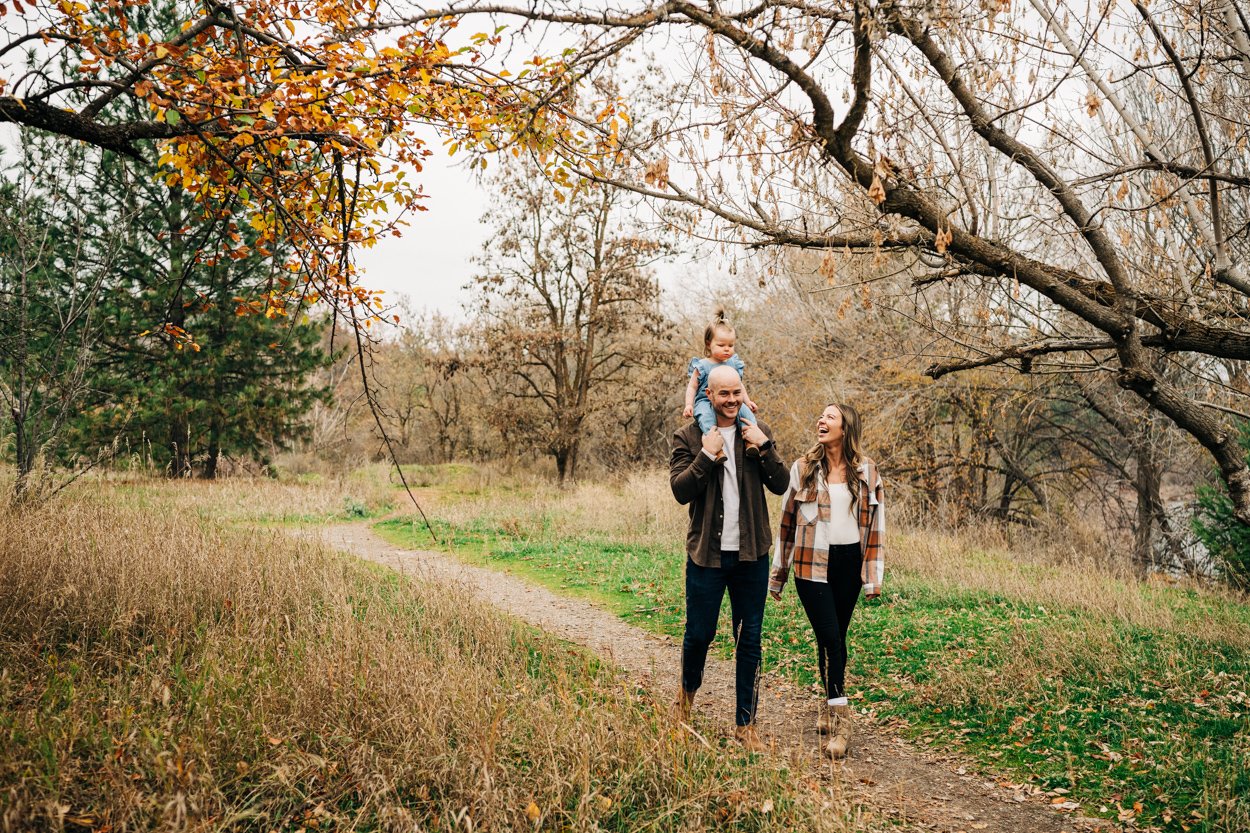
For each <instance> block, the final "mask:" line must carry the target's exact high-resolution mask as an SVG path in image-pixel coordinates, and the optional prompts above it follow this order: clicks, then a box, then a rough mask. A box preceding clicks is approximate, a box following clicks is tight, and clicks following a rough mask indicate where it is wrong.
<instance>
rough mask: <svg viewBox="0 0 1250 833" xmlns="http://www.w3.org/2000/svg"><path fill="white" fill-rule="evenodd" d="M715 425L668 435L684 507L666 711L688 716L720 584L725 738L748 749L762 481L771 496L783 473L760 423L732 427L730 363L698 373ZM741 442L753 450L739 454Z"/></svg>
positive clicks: (764, 584)
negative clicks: (729, 669) (733, 696)
mask: <svg viewBox="0 0 1250 833" xmlns="http://www.w3.org/2000/svg"><path fill="white" fill-rule="evenodd" d="M707 395H708V399H709V400H710V401H711V403H712V408H713V410H714V411H715V412H716V428H715V429H713V430H712V431H709V432H708V433H707V434H703V435H701V434H700V433H699V427H698V425H697V424H696V423H693V422H692V423H690V424H689V425H687V426H685V427H684V428H682V429H681V430H679V431H678V432H677V433H676V434H674V435H673V453H672V457H671V458H670V460H669V466H668V470H669V482H670V485H671V486H672V488H673V496H674V497H675V498H677V502H678V503H681V504H689V505H690V529H689V531H688V533H687V535H686V634H685V638H684V639H683V640H682V646H681V690H680V691H679V692H678V694H677V704H676V713H677V716H678V717H679V719H681V720H683V721H689V720H690V709H691V707H692V706H693V704H694V695H695V692H696V691H698V689H699V686H700V685H702V683H703V666H704V664H705V662H706V660H707V650H708V646H709V645H711V644H712V638H713V637H714V636H715V635H716V620H717V619H718V618H719V617H720V606H721V600H722V599H723V598H724V596H725V591H726V590H728V591H729V606H730V611H731V612H732V614H733V629H734V644H735V649H734V654H735V659H736V664H737V673H736V688H737V709H736V713H735V716H734V717H735V723H736V726H735V729H734V737H735V738H737V740H738V742H739V743H741V744H742V745H743V747H744V748H746V749H747V751H749V752H761V751H763V749H764V744H763V743H762V742H761V741H760V739H759V735H758V734H757V733H756V731H755V710H756V701H757V696H758V689H757V685H758V683H757V679H756V678H757V676H758V674H759V667H760V630H761V627H762V625H763V621H764V599H765V597H766V596H767V593H768V567H769V559H768V549H769V547H770V546H771V544H772V530H771V529H770V528H769V525H768V507H767V505H766V504H765V502H764V487H767V488H768V490H769V491H770V492H772V493H773V494H777V495H780V494H782V493H784V492H785V490H786V487H787V486H789V485H790V472H789V470H788V469H787V468H786V466H785V463H783V462H782V460H781V457H780V455H778V454H777V449H776V446H775V445H774V444H773V441H772V432H771V431H770V429H769V428H768V426H767V425H765V424H764V423H763V422H759V423H757V424H755V425H752V424H744V425H742V426H741V427H739V425H738V409H739V407H741V405H742V402H743V399H744V398H745V394H744V393H743V388H742V379H741V378H740V377H739V376H738V371H736V370H734V369H733V368H732V367H729V366H725V365H722V366H720V367H717V368H715V369H713V370H712V372H711V374H709V376H708V382H707ZM748 444H750V445H752V446H755V447H756V448H757V449H758V452H759V454H758V456H753V457H748V456H747V454H746V448H747V447H748Z"/></svg>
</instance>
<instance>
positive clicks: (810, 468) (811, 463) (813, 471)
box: [799, 402, 864, 515]
mask: <svg viewBox="0 0 1250 833" xmlns="http://www.w3.org/2000/svg"><path fill="white" fill-rule="evenodd" d="M830 405H832V406H833V407H834V408H837V409H838V413H840V414H842V462H843V464H844V465H845V467H846V487H847V488H848V489H850V492H851V514H852V515H853V514H855V510H856V509H857V508H858V504H859V488H858V486H857V487H856V488H854V489H851V481H855V482H856V483H858V482H859V465H860V463H861V462H862V461H863V456H864V455H863V452H862V451H860V446H859V411H856V410H855V408H854V406H852V405H847V404H844V403H842V402H830V403H829V405H826V406H825V408H828V407H830ZM802 459H803V467H802V468H803V471H802V474H801V475H800V476H799V488H800V489H802V490H803V491H811V490H812V489H816V488H819V485H820V483H822V482H824V481H825V480H826V479H827V478H828V477H829V472H828V470H827V468H826V467H827V466H828V463H827V462H826V461H825V447H824V446H823V445H821V444H820V443H816V444H815V445H814V446H812V447H811V449H810V450H808V452H807V453H806V454H804V455H803V458H802ZM817 478H819V480H818V479H817Z"/></svg>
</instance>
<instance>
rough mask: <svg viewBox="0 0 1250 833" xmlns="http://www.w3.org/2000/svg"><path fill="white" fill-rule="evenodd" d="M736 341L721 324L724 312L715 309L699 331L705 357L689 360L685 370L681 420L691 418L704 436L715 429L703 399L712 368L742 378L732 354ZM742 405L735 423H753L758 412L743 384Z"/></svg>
mask: <svg viewBox="0 0 1250 833" xmlns="http://www.w3.org/2000/svg"><path fill="white" fill-rule="evenodd" d="M737 339H738V337H737V334H736V333H735V332H734V328H733V327H732V326H731V325H730V324H729V322H728V321H726V320H725V310H724V309H718V310H717V311H716V318H715V319H714V320H713V321H712V323H711V324H708V325H707V329H706V330H704V331H703V348H704V351H705V355H704V356H703V358H698V357H695V358H692V359H691V360H690V364H689V365H688V366H687V367H686V372H687V373H688V374H690V383H689V384H688V385H686V409H685V410H684V411H682V416H684V417H686V418H687V419H689V418H690V417H694V419H695V421H696V422H698V423H699V431H700V432H702V433H704V434H706V433H707V432H708V431H711V430H712V429H713V428H715V427H716V412H715V411H714V410H713V409H712V403H711V402H710V401H709V400H708V398H707V377H708V374H709V373H711V372H712V369H713V368H715V367H718V366H720V365H722V364H727V365H729V366H730V367H732V368H733V369H734V370H736V371H738V375H739V376H742V372H743V369H744V365H743V364H742V359H740V358H738V355H737V354H736V353H735V352H734V344H735V343H736V342H737ZM742 401H743V405H742V407H741V408H740V409H739V410H738V421H739V422H743V423H745V422H750V423H754V422H755V411H756V410H758V408H757V407H756V405H755V403H754V402H752V401H751V397H750V396H749V395H748V394H747V389H746V383H745V382H744V383H743V385H742Z"/></svg>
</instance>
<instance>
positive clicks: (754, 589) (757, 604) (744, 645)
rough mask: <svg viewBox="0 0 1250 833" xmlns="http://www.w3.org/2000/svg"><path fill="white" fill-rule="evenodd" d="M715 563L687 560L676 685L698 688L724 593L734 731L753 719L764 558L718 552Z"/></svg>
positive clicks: (765, 584)
mask: <svg viewBox="0 0 1250 833" xmlns="http://www.w3.org/2000/svg"><path fill="white" fill-rule="evenodd" d="M720 563H721V566H720V567H700V566H699V565H698V564H695V563H694V562H693V561H691V560H690V559H689V558H687V559H686V636H685V638H684V639H683V640H682V643H681V685H682V688H684V689H685V690H686V691H688V692H691V693H694V692H695V691H697V690H698V689H699V686H701V685H703V666H704V664H705V663H706V662H707V649H708V646H710V645H711V644H712V639H713V638H714V637H715V636H716V620H717V619H718V618H720V605H721V600H722V599H724V597H725V591H726V590H728V591H729V610H730V612H731V613H732V615H733V629H734V643H735V645H736V648H735V650H734V654H735V659H736V660H737V675H736V676H737V679H736V684H737V686H736V687H737V691H738V710H737V713H736V715H735V720H736V721H737V724H738V725H739V726H745V725H747V724H748V723H750V722H751V721H752V720H754V719H755V705H756V700H757V697H758V687H757V686H758V683H757V675H758V673H759V668H760V631H761V629H762V627H763V624H764V600H765V599H766V598H767V596H768V559H766V558H761V559H759V560H757V561H743V562H739V561H738V553H736V552H725V551H724V550H722V551H721V554H720Z"/></svg>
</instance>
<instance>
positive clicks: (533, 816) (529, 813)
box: [525, 801, 543, 824]
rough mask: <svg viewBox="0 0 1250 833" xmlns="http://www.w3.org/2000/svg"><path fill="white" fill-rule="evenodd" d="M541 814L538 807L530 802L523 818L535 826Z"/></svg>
mask: <svg viewBox="0 0 1250 833" xmlns="http://www.w3.org/2000/svg"><path fill="white" fill-rule="evenodd" d="M542 814H543V811H542V810H540V809H538V805H537V804H535V803H534V802H532V801H531V802H530V803H529V806H528V807H526V808H525V817H526V818H527V819H529V820H530V821H532V822H534V823H535V824H537V823H538V819H539V818H541V817H542Z"/></svg>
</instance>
